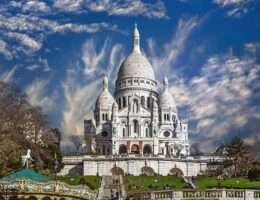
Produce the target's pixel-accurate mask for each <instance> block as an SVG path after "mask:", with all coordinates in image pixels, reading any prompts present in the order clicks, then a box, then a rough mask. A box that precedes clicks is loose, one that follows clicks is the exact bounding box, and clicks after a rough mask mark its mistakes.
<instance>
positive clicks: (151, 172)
mask: <svg viewBox="0 0 260 200" xmlns="http://www.w3.org/2000/svg"><path fill="white" fill-rule="evenodd" d="M141 173H142V175H146V176H154V175H155V172H154V170H153V168H151V167H148V166H144V167H142V169H141Z"/></svg>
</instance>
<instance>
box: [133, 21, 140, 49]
mask: <svg viewBox="0 0 260 200" xmlns="http://www.w3.org/2000/svg"><path fill="white" fill-rule="evenodd" d="M133 51H135V52H139V53H140V52H141V51H140V34H139V31H138V28H137V24H136V23H135V26H134V32H133Z"/></svg>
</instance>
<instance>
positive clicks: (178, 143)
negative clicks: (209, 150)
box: [85, 26, 189, 157]
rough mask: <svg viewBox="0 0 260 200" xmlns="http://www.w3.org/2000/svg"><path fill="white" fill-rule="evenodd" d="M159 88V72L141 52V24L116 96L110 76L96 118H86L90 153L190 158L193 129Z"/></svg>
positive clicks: (166, 88)
mask: <svg viewBox="0 0 260 200" xmlns="http://www.w3.org/2000/svg"><path fill="white" fill-rule="evenodd" d="M163 84H164V89H163V91H162V92H159V90H158V82H157V81H156V79H155V74H154V71H153V68H152V66H151V64H150V63H149V61H148V60H147V58H146V57H145V56H144V55H143V54H142V52H141V50H140V35H139V31H138V29H137V27H136V26H135V29H134V32H133V48H132V52H131V53H130V55H128V56H127V57H126V59H125V60H124V61H123V63H122V64H121V66H120V69H119V72H118V77H117V80H116V89H115V94H114V96H112V95H111V93H110V92H109V89H108V79H107V77H104V80H103V91H102V93H101V94H100V95H99V97H98V98H97V100H96V105H95V111H94V118H93V119H92V120H85V137H86V147H87V153H90V154H102V155H128V154H138V155H155V156H156V155H163V156H165V157H180V156H187V155H189V142H188V125H187V124H186V123H184V122H182V121H181V120H180V119H179V117H178V112H177V108H176V104H175V101H174V99H173V97H172V95H171V94H170V92H169V90H168V80H167V78H165V80H164V83H163Z"/></svg>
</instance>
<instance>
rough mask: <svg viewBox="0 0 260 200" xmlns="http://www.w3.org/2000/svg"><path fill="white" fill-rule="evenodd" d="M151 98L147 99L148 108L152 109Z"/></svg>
mask: <svg viewBox="0 0 260 200" xmlns="http://www.w3.org/2000/svg"><path fill="white" fill-rule="evenodd" d="M150 101H151V100H150V97H147V108H150Z"/></svg>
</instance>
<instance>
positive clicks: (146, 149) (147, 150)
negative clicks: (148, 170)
mask: <svg viewBox="0 0 260 200" xmlns="http://www.w3.org/2000/svg"><path fill="white" fill-rule="evenodd" d="M143 154H144V155H149V154H152V147H151V145H149V144H146V145H144V149H143Z"/></svg>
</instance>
